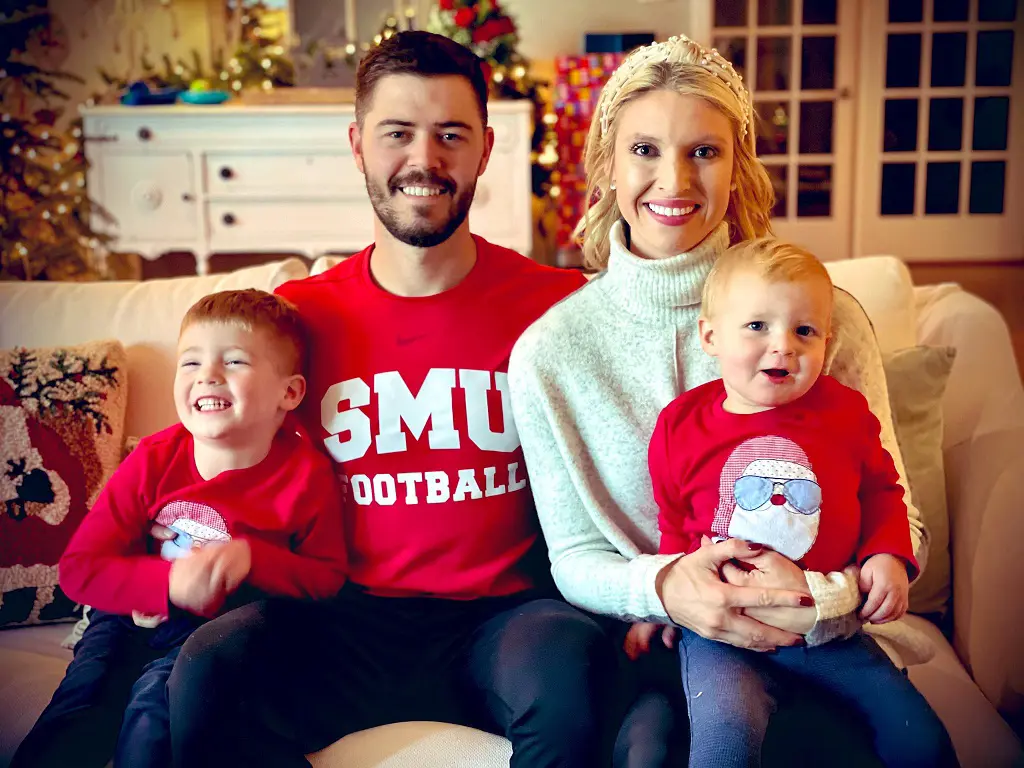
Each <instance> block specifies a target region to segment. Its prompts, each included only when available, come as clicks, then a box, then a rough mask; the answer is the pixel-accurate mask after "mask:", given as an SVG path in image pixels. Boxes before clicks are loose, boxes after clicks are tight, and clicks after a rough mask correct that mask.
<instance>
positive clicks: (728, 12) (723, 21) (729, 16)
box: [715, 0, 747, 27]
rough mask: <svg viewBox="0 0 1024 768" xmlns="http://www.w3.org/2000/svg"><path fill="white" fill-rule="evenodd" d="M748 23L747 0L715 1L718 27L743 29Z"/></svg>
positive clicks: (716, 24)
mask: <svg viewBox="0 0 1024 768" xmlns="http://www.w3.org/2000/svg"><path fill="white" fill-rule="evenodd" d="M746 23H747V0H715V26H716V27H742V26H744V25H745V24H746Z"/></svg>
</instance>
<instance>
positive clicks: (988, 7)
mask: <svg viewBox="0 0 1024 768" xmlns="http://www.w3.org/2000/svg"><path fill="white" fill-rule="evenodd" d="M1017 2H1018V0H981V3H979V5H978V21H1013V20H1014V19H1015V18H1017Z"/></svg>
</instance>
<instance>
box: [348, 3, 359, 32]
mask: <svg viewBox="0 0 1024 768" xmlns="http://www.w3.org/2000/svg"><path fill="white" fill-rule="evenodd" d="M345 39H346V40H351V41H355V40H358V39H359V35H358V34H357V32H356V0H345Z"/></svg>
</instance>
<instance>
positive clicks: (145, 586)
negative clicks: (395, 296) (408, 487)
mask: <svg viewBox="0 0 1024 768" xmlns="http://www.w3.org/2000/svg"><path fill="white" fill-rule="evenodd" d="M305 349H306V341H305V332H304V329H303V326H302V323H301V321H300V318H299V314H298V312H297V311H296V309H295V307H294V306H293V305H292V304H291V303H290V302H288V301H287V300H285V299H282V298H281V297H278V296H274V295H272V294H269V293H265V292H263V291H256V290H242V291H224V292H221V293H216V294H213V295H210V296H206V297H204V298H202V299H200V300H199V301H198V302H197V303H196V304H195V305H193V306H192V308H191V309H190V310H189V311H188V312H187V313H186V315H185V318H184V320H183V321H182V324H181V331H180V334H179V338H178V361H177V369H176V371H175V377H174V402H175V406H176V409H177V412H178V417H179V418H180V419H181V422H180V423H179V424H175V425H174V426H172V427H168V428H167V429H165V430H163V431H162V432H158V433H157V434H155V435H151V436H149V437H146V438H144V439H143V440H142V441H141V442H140V443H139V445H138V447H137V448H136V449H135V450H134V451H133V452H132V453H131V454H130V455H129V456H128V458H127V459H125V461H124V463H123V464H122V465H121V466H120V467H119V468H118V470H117V472H115V473H114V475H113V477H111V479H110V481H109V482H108V483H107V485H106V487H105V488H104V489H103V492H102V494H101V495H100V497H99V499H98V500H97V502H96V504H95V506H94V507H93V508H92V510H91V511H90V513H89V515H88V516H87V517H86V519H85V520H84V521H83V523H82V525H81V527H80V528H79V529H78V531H77V532H76V533H75V535H74V537H72V539H71V542H70V543H69V544H68V547H67V549H66V551H65V552H64V556H63V557H62V558H61V562H60V581H61V587H62V588H63V589H64V591H65V593H66V594H67V595H68V596H69V597H71V598H72V599H73V600H76V601H78V602H80V603H85V604H88V605H90V606H92V607H93V611H92V613H91V615H90V622H89V627H88V629H86V631H85V634H84V635H83V636H82V639H81V640H80V641H79V643H78V644H77V646H76V647H75V657H74V660H73V661H72V662H71V664H70V665H69V667H68V669H67V673H66V674H65V677H64V680H63V681H62V682H61V684H60V687H59V688H58V689H57V691H56V693H55V694H54V696H53V699H52V700H51V702H50V704H49V705H48V706H47V708H46V709H45V710H44V712H43V714H42V715H41V716H40V718H39V720H38V721H37V722H36V724H35V726H34V727H33V729H32V731H31V733H29V735H28V736H27V737H26V739H25V741H24V742H23V743H22V744H21V746H20V748H19V750H18V752H17V753H16V755H15V757H14V761H13V763H12V765H14V766H29V765H31V766H67V765H77V766H91V765H95V766H97V767H99V766H104V765H106V764H107V762H108V761H109V760H110V759H111V757H113V758H114V762H115V764H117V765H131V766H133V767H134V766H146V765H161V764H170V760H171V754H170V736H169V725H168V723H169V717H168V707H167V694H166V684H167V679H168V676H169V675H170V673H171V668H172V667H173V665H174V660H175V659H176V658H177V655H178V651H179V650H180V648H181V646H182V644H183V643H184V642H185V640H186V639H187V638H188V636H189V635H190V634H191V633H192V631H193V630H194V629H195V628H196V627H198V626H199V625H200V624H201V623H203V622H204V621H205V620H206V619H207V618H211V617H213V616H216V615H218V614H219V613H222V612H224V611H225V610H228V609H230V608H232V607H235V606H237V605H240V604H242V603H244V602H248V601H249V600H252V599H255V598H257V597H259V596H263V595H277V596H284V597H293V598H298V599H321V598H327V597H331V596H333V595H334V594H336V593H337V592H338V590H339V589H340V588H341V586H342V584H343V583H344V581H345V574H346V569H347V560H346V549H345V543H344V538H343V532H342V523H341V514H340V510H341V502H340V498H339V490H338V487H337V481H336V478H335V476H334V473H333V470H332V467H331V463H330V461H329V460H328V459H327V458H326V457H325V456H324V455H323V454H322V453H320V452H319V451H318V450H316V448H315V446H313V444H312V443H311V442H310V441H309V440H308V438H306V437H303V436H300V435H299V434H298V433H297V432H296V431H295V430H294V429H292V428H289V427H287V426H285V425H284V422H285V417H286V416H287V414H288V413H289V412H290V411H292V410H294V409H295V408H296V407H297V406H298V405H299V403H300V402H301V401H302V398H303V395H304V394H305V391H306V383H305V378H304V377H303V374H302V371H303V364H304V359H305ZM154 523H157V524H160V525H163V526H165V527H166V528H168V529H170V531H171V532H173V533H174V535H175V536H174V538H173V539H171V540H169V541H165V542H163V543H162V545H158V544H155V543H153V539H151V538H150V535H149V534H150V530H151V529H152V527H153V525H154ZM158 547H159V551H157V548H158Z"/></svg>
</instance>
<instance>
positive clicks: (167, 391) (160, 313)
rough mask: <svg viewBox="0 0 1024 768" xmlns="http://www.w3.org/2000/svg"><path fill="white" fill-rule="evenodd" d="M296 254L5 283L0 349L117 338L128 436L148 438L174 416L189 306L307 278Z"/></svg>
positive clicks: (0, 305)
mask: <svg viewBox="0 0 1024 768" xmlns="http://www.w3.org/2000/svg"><path fill="white" fill-rule="evenodd" d="M306 275H307V270H306V265H305V263H304V262H303V261H301V260H299V259H287V260H285V261H281V262H274V263H271V264H262V265H260V266H256V267H249V268H247V269H240V270H237V271H236V272H231V273H229V274H224V275H206V276H203V277H182V278H174V279H169V280H148V281H143V282H109V283H104V282H100V283H39V282H35V283H4V284H0V349H3V348H7V347H15V346H26V347H38V346H63V345H71V344H80V343H83V342H86V341H92V340H94V339H110V338H116V339H120V340H121V341H122V342H123V343H124V345H125V347H126V348H127V351H128V378H129V381H130V387H129V392H128V413H127V423H126V425H125V431H126V434H129V435H148V434H152V433H153V432H156V431H158V430H160V429H163V428H164V427H166V426H168V425H170V424H173V423H174V422H175V421H176V420H177V416H176V414H175V412H174V402H173V400H172V399H171V389H172V383H173V380H174V347H175V344H176V343H177V340H178V326H179V325H180V323H181V318H182V316H183V315H184V314H185V311H186V310H187V309H188V308H189V307H190V306H192V304H194V303H195V302H196V301H197V300H198V299H200V298H201V297H203V296H205V295H207V294H209V293H215V292H217V291H224V290H229V289H233V288H260V289H262V290H265V291H273V290H274V289H276V288H277V287H278V286H279V285H281V284H282V283H284V282H286V281H288V280H297V279H301V278H303V277H306Z"/></svg>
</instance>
